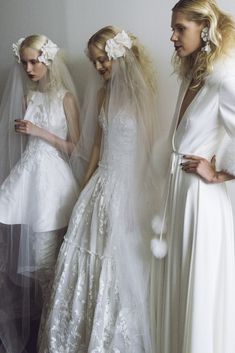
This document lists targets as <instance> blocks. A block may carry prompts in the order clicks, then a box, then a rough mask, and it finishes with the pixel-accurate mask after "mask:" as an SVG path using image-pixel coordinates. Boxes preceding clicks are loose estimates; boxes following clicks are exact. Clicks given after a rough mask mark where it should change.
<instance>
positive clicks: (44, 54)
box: [12, 38, 59, 66]
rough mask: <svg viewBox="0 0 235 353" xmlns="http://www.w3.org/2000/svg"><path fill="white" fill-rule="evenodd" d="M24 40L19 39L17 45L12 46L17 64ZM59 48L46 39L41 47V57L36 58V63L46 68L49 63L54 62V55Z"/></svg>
mask: <svg viewBox="0 0 235 353" xmlns="http://www.w3.org/2000/svg"><path fill="white" fill-rule="evenodd" d="M24 40H25V38H20V39H19V40H18V42H17V43H13V44H12V49H13V53H14V55H15V57H16V58H17V62H18V63H20V62H21V60H20V47H21V44H22V42H23V41H24ZM58 50H59V47H58V46H57V45H56V44H55V43H53V42H52V41H51V40H50V39H47V41H46V43H45V44H43V46H42V47H41V49H40V51H41V55H39V57H38V61H39V62H41V63H43V64H45V65H46V66H48V65H50V62H51V61H53V60H54V58H55V56H56V53H57V52H58Z"/></svg>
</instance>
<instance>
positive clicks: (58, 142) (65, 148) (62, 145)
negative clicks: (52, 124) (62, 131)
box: [37, 128, 75, 155]
mask: <svg viewBox="0 0 235 353" xmlns="http://www.w3.org/2000/svg"><path fill="white" fill-rule="evenodd" d="M37 136H38V137H39V138H41V139H43V140H44V141H46V142H48V143H49V144H50V145H52V146H53V147H55V148H56V149H57V150H58V151H60V152H63V153H65V154H68V155H70V154H71V153H72V151H73V149H74V147H75V145H74V144H73V143H72V142H71V141H68V140H64V139H62V138H61V137H59V136H56V135H54V134H52V133H51V132H49V131H47V130H45V129H43V128H38V135H37Z"/></svg>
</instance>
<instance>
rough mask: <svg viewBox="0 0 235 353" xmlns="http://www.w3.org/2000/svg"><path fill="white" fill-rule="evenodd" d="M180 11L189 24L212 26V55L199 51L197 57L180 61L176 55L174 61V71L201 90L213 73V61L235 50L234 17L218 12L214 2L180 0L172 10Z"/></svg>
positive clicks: (210, 34)
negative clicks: (189, 78)
mask: <svg viewBox="0 0 235 353" xmlns="http://www.w3.org/2000/svg"><path fill="white" fill-rule="evenodd" d="M172 11H173V12H181V13H183V14H184V15H186V16H187V19H188V20H189V21H195V22H197V23H198V24H200V23H202V22H205V23H206V24H208V27H209V38H210V46H211V52H210V53H205V52H203V51H199V52H198V53H197V55H196V56H193V55H189V56H187V57H184V58H180V57H179V56H177V54H175V55H174V56H173V59H172V62H173V65H174V68H175V71H176V72H177V73H178V74H179V76H181V77H182V78H187V77H188V76H189V75H190V76H191V77H192V84H191V88H192V89H195V88H198V87H199V86H200V85H201V84H202V83H203V81H204V80H205V78H206V76H207V75H208V74H210V73H211V72H212V70H213V64H214V62H215V61H216V60H217V59H218V58H220V57H222V56H223V55H226V54H228V52H229V50H230V49H231V48H235V22H234V20H233V18H232V17H231V16H230V15H229V14H227V13H225V12H223V11H222V10H220V9H219V7H218V5H217V4H216V2H215V1H214V0H180V1H178V2H177V3H176V5H175V6H174V7H173V8H172Z"/></svg>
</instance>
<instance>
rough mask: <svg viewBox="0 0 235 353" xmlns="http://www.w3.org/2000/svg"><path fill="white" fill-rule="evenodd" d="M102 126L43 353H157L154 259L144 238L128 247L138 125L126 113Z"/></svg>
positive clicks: (44, 328) (45, 321) (60, 264)
mask: <svg viewBox="0 0 235 353" xmlns="http://www.w3.org/2000/svg"><path fill="white" fill-rule="evenodd" d="M99 124H100V125H101V127H102V129H103V155H102V159H101V161H100V163H99V167H98V169H97V171H96V173H95V174H94V175H93V177H92V178H91V180H90V182H89V183H88V184H87V185H86V187H85V188H84V190H83V191H82V193H81V194H80V197H79V199H78V202H77V204H76V205H75V208H74V210H73V213H72V217H71V220H70V223H69V228H68V231H67V234H66V236H65V240H64V243H63V244H62V247H61V250H60V254H59V257H58V261H57V267H56V274H55V280H54V285H53V289H52V295H51V299H50V301H49V302H48V304H47V305H46V306H45V308H44V314H43V318H42V322H41V332H40V336H39V352H40V353H49V352H50V353H52V352H54V353H101V352H102V353H144V352H145V353H149V352H150V351H151V350H150V346H149V342H148V343H146V342H145V341H146V339H147V335H145V333H144V332H145V329H147V327H148V326H149V324H148V322H147V320H148V319H147V317H148V302H147V296H145V294H143V293H144V292H145V291H146V288H145V287H146V284H145V283H144V282H143V283H140V282H141V278H142V277H141V275H140V273H141V271H145V278H147V277H148V261H149V259H146V258H144V256H143V254H142V253H141V251H142V249H141V247H142V246H143V243H141V242H139V241H138V240H137V239H138V237H137V236H136V242H137V243H135V241H131V242H130V240H129V239H130V238H132V237H131V232H134V229H135V226H134V224H133V215H132V200H131V199H130V198H129V195H130V194H129V191H130V189H131V185H132V182H133V178H134V175H133V174H132V171H133V163H135V158H136V156H135V153H134V151H136V143H137V133H136V125H137V123H136V121H135V120H134V119H133V118H132V116H131V115H130V114H128V113H127V112H125V111H119V113H117V115H116V116H115V117H114V118H113V119H112V120H111V121H109V122H107V120H106V118H105V114H104V111H101V114H100V116H99ZM124 215H125V217H124ZM126 218H128V219H129V222H128V224H126V223H125V219H126ZM132 235H133V234H132ZM134 239H135V237H134ZM130 245H131V246H130ZM126 252H127V253H129V255H128V256H129V260H127V261H129V263H126V258H127V257H128V256H127V257H126V256H125V253H126ZM122 254H123V256H121V255H122ZM132 274H133V275H132ZM141 291H142V292H143V293H142V294H141ZM142 308H144V309H143V311H144V313H143V311H142Z"/></svg>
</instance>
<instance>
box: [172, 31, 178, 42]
mask: <svg viewBox="0 0 235 353" xmlns="http://www.w3.org/2000/svg"><path fill="white" fill-rule="evenodd" d="M177 39H178V37H177V35H176V33H175V31H173V33H172V36H171V38H170V40H171V41H172V42H176V41H177Z"/></svg>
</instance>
